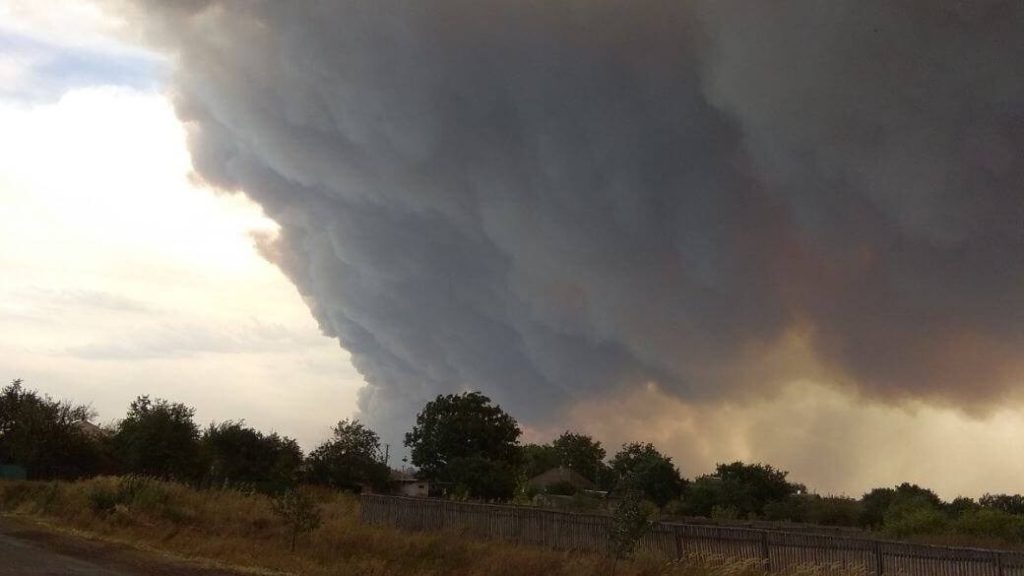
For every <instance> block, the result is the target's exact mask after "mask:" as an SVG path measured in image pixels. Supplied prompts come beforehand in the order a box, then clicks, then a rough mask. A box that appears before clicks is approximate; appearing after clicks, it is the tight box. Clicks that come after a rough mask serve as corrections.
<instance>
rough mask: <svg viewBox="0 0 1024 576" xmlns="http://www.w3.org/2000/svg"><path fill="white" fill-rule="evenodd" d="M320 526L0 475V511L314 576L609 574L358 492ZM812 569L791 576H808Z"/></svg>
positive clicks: (209, 504)
mask: <svg viewBox="0 0 1024 576" xmlns="http://www.w3.org/2000/svg"><path fill="white" fill-rule="evenodd" d="M312 495H313V496H314V498H315V499H316V501H317V502H318V503H319V504H320V510H321V513H322V515H323V525H322V526H321V527H320V528H319V529H318V530H316V531H314V532H313V533H311V534H309V535H305V536H303V537H302V539H301V540H300V543H299V546H298V549H297V550H296V552H294V553H292V552H290V551H289V542H288V537H287V534H286V529H285V528H284V527H283V526H281V525H280V522H279V521H278V520H277V519H276V518H275V517H274V515H273V512H272V510H271V505H270V500H269V499H268V498H267V497H265V496H262V495H259V494H245V493H242V492H237V491H232V490H201V491H198V490H194V489H191V488H188V487H186V486H182V485H179V484H174V483H169V482H158V481H152V480H145V481H141V482H134V483H133V482H131V481H125V480H124V479H118V478H95V479H91V480H85V481H81V482H73V483H67V482H60V483H57V482H52V483H39V482H0V512H2V513H4V514H12V515H20V516H28V517H32V518H36V519H41V520H46V521H50V522H51V523H54V524H59V525H60V526H63V527H64V528H71V529H75V530H78V531H82V532H85V533H87V534H89V535H92V536H94V537H99V538H102V539H106V540H111V541H116V542H122V543H126V544H130V545H132V546H136V547H140V548H144V549H153V550H160V551H163V552H169V553H172V554H175V555H178V556H181V557H185V558H192V559H201V560H206V561H213V562H215V563H218V564H221V565H225V566H231V567H236V568H243V569H247V570H252V571H258V572H279V573H288V574H309V575H312V576H319V575H324V576H328V575H330V576H335V575H337V576H341V575H345V576H348V575H366V576H370V575H372V576H390V575H402V576H420V575H422V576H427V575H441V574H446V575H447V574H452V575H465V576H483V575H487V576H505V575H507V576H513V575H515V576H520V575H530V574H543V575H544V576H583V575H587V576H590V575H603V574H611V573H612V563H611V562H610V561H609V560H608V559H606V558H604V557H602V556H599V555H594V554H580V553H566V552H556V551H552V550H545V549H540V548H534V547H526V546H514V545H510V544H503V543H496V542H482V541H474V540H469V539H465V538H460V537H458V536H456V535H454V534H443V533H442V534H439V533H429V534H424V533H415V534H414V533H405V532H398V531H395V530H391V529H385V528H376V527H369V526H364V525H362V524H360V523H359V522H358V506H359V502H358V499H357V498H355V497H353V496H350V495H346V494H341V493H336V492H330V491H325V490H313V491H312ZM615 574H616V576H656V575H666V576H669V575H673V576H753V575H755V574H761V571H760V570H759V568H758V566H757V565H756V564H755V563H737V562H728V561H724V560H721V559H718V560H715V559H691V560H688V561H686V562H668V563H666V562H664V561H663V560H655V559H644V558H639V559H636V560H634V561H631V562H625V563H620V564H619V565H618V566H617V569H616V570H615ZM814 574H815V573H814V571H811V570H809V571H804V572H800V573H794V574H793V576H798V575H799V576H814Z"/></svg>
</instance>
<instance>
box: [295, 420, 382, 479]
mask: <svg viewBox="0 0 1024 576" xmlns="http://www.w3.org/2000/svg"><path fill="white" fill-rule="evenodd" d="M307 463H308V468H309V472H308V474H309V478H308V479H309V481H311V482H313V483H315V484H322V485H325V486H332V487H334V488H338V489H340V490H349V491H359V490H360V489H361V488H362V487H363V486H371V487H373V488H377V489H382V488H384V487H385V486H386V485H387V482H388V475H389V474H390V471H389V470H388V467H387V464H385V463H384V454H383V451H382V450H381V447H380V437H379V436H378V435H377V433H376V432H374V431H373V430H370V429H369V428H367V427H366V426H364V425H363V424H362V423H361V422H359V421H358V420H342V421H340V422H338V424H337V425H336V426H335V427H334V433H333V435H332V436H331V438H330V439H329V440H327V441H326V442H324V443H323V444H321V445H320V446H318V447H317V448H316V449H315V450H313V451H312V452H311V453H310V454H309V458H307Z"/></svg>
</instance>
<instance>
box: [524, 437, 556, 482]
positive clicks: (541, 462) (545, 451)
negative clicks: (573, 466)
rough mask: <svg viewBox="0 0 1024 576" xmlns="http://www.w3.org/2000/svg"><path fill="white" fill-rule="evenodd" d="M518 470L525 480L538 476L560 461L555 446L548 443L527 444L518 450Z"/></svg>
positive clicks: (554, 466)
mask: <svg viewBox="0 0 1024 576" xmlns="http://www.w3.org/2000/svg"><path fill="white" fill-rule="evenodd" d="M519 453H520V456H519V461H520V470H521V471H522V474H523V477H524V479H526V480H529V479H530V478H533V477H534V476H539V475H541V474H543V473H545V472H547V471H548V470H551V469H552V468H556V467H558V466H559V465H560V464H561V463H562V462H561V458H560V456H559V454H558V452H557V451H556V450H555V447H554V446H552V445H550V444H527V445H525V446H523V447H522V448H521V449H520V451H519Z"/></svg>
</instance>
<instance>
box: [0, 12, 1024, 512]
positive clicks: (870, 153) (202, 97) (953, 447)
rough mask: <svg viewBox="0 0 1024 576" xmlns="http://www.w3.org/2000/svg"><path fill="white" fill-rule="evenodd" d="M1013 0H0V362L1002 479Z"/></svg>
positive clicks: (307, 405) (738, 453) (1017, 414)
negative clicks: (458, 398) (490, 412)
mask: <svg viewBox="0 0 1024 576" xmlns="http://www.w3.org/2000/svg"><path fill="white" fill-rule="evenodd" d="M1022 30H1024V8H1022V7H1021V6H1020V5H1019V3H1015V2H1013V1H1011V0H987V1H985V2H974V3H969V4H968V3H961V2H953V1H952V0H951V1H949V2H945V1H940V2H931V1H928V2H926V1H924V0H921V1H916V0H915V1H912V2H906V3H899V4H893V3H888V2H884V1H883V0H861V1H855V0H836V1H834V2H832V3H829V4H827V5H822V4H820V3H817V2H814V1H813V0H795V1H793V2H790V3H787V4H785V5H780V4H776V3H758V2H752V1H751V0H718V1H716V2H712V1H710V0H695V1H694V2H689V3H678V2H669V1H667V0H666V1H661V0H651V1H650V2H644V3H630V4H629V5H628V6H624V5H621V4H618V3H615V2H585V1H575V0H567V1H566V2H564V3H518V2H506V1H503V0H488V1H485V2H476V3H471V4H467V3H464V2H460V1H458V0H425V1H422V2H417V3H409V2H403V1H402V0H372V1H371V0H356V1H353V2H350V3H345V4H344V5H342V4H337V3H329V2H327V3H317V2H295V3H287V4H283V3H275V2H268V1H256V2H251V1H249V2H242V1H240V0H191V1H189V2H171V3H168V2H162V1H156V0H105V1H104V2H102V3H94V2H88V1H85V0H77V1H70V0H68V1H59V2H56V1H38V0H37V1H32V2H16V1H13V0H0V79H2V82H0V119H2V126H4V132H3V136H2V137H0V147H2V149H3V154H2V156H0V208H2V210H0V235H3V238H0V240H2V241H0V266H2V267H3V268H2V269H3V270H4V274H3V277H2V278H0V296H2V298H0V322H2V329H0V367H3V368H5V371H9V372H10V373H11V374H10V377H11V378H14V377H21V378H24V379H25V380H26V381H27V382H28V383H29V384H30V385H31V386H34V387H37V388H39V389H41V390H44V391H46V392H49V393H52V394H54V395H57V396H61V397H67V398H70V399H74V400H76V401H84V402H91V403H92V404H93V406H94V407H95V408H96V410H97V411H98V412H99V414H100V420H102V421H109V420H111V419H114V418H116V417H117V416H118V415H119V414H122V413H123V411H124V409H125V407H126V406H127V404H128V402H129V401H130V400H131V399H132V398H133V397H134V396H135V395H137V394H142V393H149V394H152V395H154V396H160V397H167V398H172V399H175V400H181V401H185V402H187V403H189V404H191V405H194V406H195V407H196V408H197V415H198V418H199V419H200V420H201V421H210V420H223V419H230V418H243V417H244V418H245V419H246V420H247V421H248V422H249V423H250V424H253V425H255V426H258V427H260V428H263V429H273V430H276V431H278V432H281V433H284V434H288V435H291V436H294V437H296V438H297V439H299V440H300V442H301V443H302V444H303V445H304V446H305V447H307V448H309V447H311V446H312V445H314V444H315V443H316V442H317V441H318V440H319V439H321V438H323V437H324V436H325V435H326V433H327V431H328V429H329V427H330V426H331V425H332V424H333V423H334V422H335V421H336V420H338V419H340V418H343V417H349V416H358V417H359V418H361V419H363V420H364V421H366V422H368V423H369V424H370V425H371V426H372V427H373V428H375V429H376V430H378V431H379V432H380V433H381V435H382V436H383V438H384V439H385V441H387V442H390V443H393V444H394V445H397V444H398V443H400V441H401V435H402V432H404V431H405V430H407V429H408V428H409V427H410V426H411V424H412V419H413V416H414V415H415V412H416V411H417V410H418V409H419V408H420V407H421V406H422V404H423V403H424V402H425V401H426V400H429V399H430V398H432V397H433V396H435V395H436V394H441V393H449V392H457V391H460V390H470V389H480V390H482V391H484V392H485V393H486V394H488V395H490V396H491V397H493V398H494V399H495V400H496V401H498V402H499V403H501V404H502V406H504V407H505V408H507V409H508V410H509V411H510V412H511V413H512V414H513V415H515V416H516V417H517V418H518V419H519V421H520V423H521V424H522V425H523V428H524V431H525V438H526V439H527V440H529V441H545V440H547V439H549V438H551V437H552V436H554V435H557V434H558V433H560V432H561V431H563V430H565V429H567V428H569V429H573V430H578V431H582V432H586V433H590V434H593V435H594V436H595V437H597V438H598V439H600V440H601V441H603V442H604V443H605V444H606V446H607V447H608V448H609V449H610V451H614V450H615V448H616V447H617V446H619V445H620V444H621V443H623V442H626V441H631V440H640V441H652V442H654V443H655V444H656V445H657V447H658V448H659V449H661V450H663V451H664V452H666V453H668V454H670V455H671V456H673V458H674V459H675V462H676V463H677V465H678V466H679V467H680V469H681V470H682V472H683V473H684V475H687V476H693V475H695V474H699V473H704V472H707V471H709V470H710V469H711V468H712V467H713V465H714V464H715V463H716V462H722V461H731V460H735V459H742V460H745V461H762V462H768V463H771V464H773V465H775V466H777V467H780V468H783V469H786V470H789V471H790V472H791V476H792V477H793V478H794V479H796V480H798V481H800V482H803V483H805V484H807V485H808V486H809V487H810V488H811V489H813V490H817V491H819V492H822V493H845V494H851V495H859V494H861V493H863V492H865V491H867V490H868V489H869V488H871V487H874V486H885V485H893V484H896V483H899V482H903V481H911V482H916V483H919V484H922V485H926V486H929V487H932V488H934V489H936V490H937V491H938V492H939V493H940V494H941V495H943V496H944V497H947V498H951V497H954V496H957V495H969V496H978V495H981V494H982V493H984V492H1011V493H1019V492H1024V486H1021V481H1020V480H1019V479H1020V478H1024V461H1022V460H1019V459H1016V458H1013V457H1007V455H1012V454H1016V453H1019V452H1020V451H1021V449H1022V446H1021V444H1022V442H1024V440H1022V439H1024V406H1022V403H1021V393H1020V392H1021V386H1020V384H1021V381H1022V379H1024V361H1022V360H1021V359H1022V358H1024V331H1022V330H1021V328H1020V327H1021V326H1022V325H1024V324H1022V323H1021V321H1022V320H1024V291H1022V290H1021V287H1022V286H1024V260H1021V259H1020V257H1019V255H1020V254H1021V253H1022V250H1024V227H1022V226H1021V222H1024V196H1022V195H1021V194H1020V190H1019V183H1020V182H1021V181H1022V179H1024V163H1022V162H1021V160H1020V155H1019V150H1020V149H1021V146H1024V78H1021V75H1020V74H1019V71H1018V70H1017V67H1016V64H1015V62H1017V61H1018V60H1019V57H1024V54H1021V53H1020V50H1021V48H1020V46H1019V43H1018V42H1015V39H1019V37H1020V34H1021V33H1022Z"/></svg>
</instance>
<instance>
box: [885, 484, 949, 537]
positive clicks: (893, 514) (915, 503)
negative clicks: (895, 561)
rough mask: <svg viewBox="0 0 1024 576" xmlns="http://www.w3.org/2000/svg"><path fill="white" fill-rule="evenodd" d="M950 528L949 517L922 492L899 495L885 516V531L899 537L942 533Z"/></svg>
mask: <svg viewBox="0 0 1024 576" xmlns="http://www.w3.org/2000/svg"><path fill="white" fill-rule="evenodd" d="M948 528H949V517H948V516H946V515H945V514H944V513H943V512H942V511H941V510H940V509H939V507H938V506H937V505H936V504H935V502H933V501H932V500H930V499H928V498H927V497H926V496H923V495H921V494H916V495H910V494H903V495H898V496H897V497H896V499H895V500H894V501H893V502H892V504H890V505H889V508H888V509H887V510H886V511H885V515H884V517H883V529H884V531H885V532H886V533H887V534H889V535H891V536H895V537H897V538H906V537H908V536H930V535H936V534H942V533H944V532H946V531H947V530H948Z"/></svg>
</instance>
